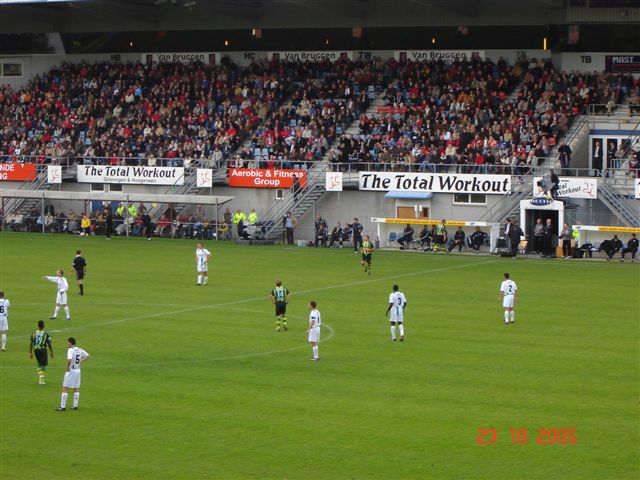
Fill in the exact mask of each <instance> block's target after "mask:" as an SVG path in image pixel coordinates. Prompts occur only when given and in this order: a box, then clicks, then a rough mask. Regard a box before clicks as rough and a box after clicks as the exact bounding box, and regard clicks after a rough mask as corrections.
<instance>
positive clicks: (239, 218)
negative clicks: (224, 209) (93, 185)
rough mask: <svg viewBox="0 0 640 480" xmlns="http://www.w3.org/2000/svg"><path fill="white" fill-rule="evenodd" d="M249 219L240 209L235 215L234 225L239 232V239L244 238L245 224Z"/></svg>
mask: <svg viewBox="0 0 640 480" xmlns="http://www.w3.org/2000/svg"><path fill="white" fill-rule="evenodd" d="M246 219H247V216H246V215H245V214H244V212H243V211H242V210H240V209H238V210H236V213H234V214H233V223H234V224H235V225H236V229H237V232H238V238H241V237H242V232H243V230H244V225H243V222H244V221H245V220H246Z"/></svg>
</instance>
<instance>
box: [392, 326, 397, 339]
mask: <svg viewBox="0 0 640 480" xmlns="http://www.w3.org/2000/svg"><path fill="white" fill-rule="evenodd" d="M395 339H396V326H395V325H391V340H395Z"/></svg>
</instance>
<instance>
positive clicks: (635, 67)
mask: <svg viewBox="0 0 640 480" xmlns="http://www.w3.org/2000/svg"><path fill="white" fill-rule="evenodd" d="M604 68H605V70H606V71H607V72H613V73H640V55H605V57H604Z"/></svg>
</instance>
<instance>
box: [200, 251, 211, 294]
mask: <svg viewBox="0 0 640 480" xmlns="http://www.w3.org/2000/svg"><path fill="white" fill-rule="evenodd" d="M210 256H211V252H210V251H209V250H207V249H206V248H204V246H203V245H202V242H198V245H196V265H197V267H198V283H197V284H196V285H197V286H200V285H202V284H203V280H204V285H206V284H207V283H208V282H209V274H208V272H209V257H210Z"/></svg>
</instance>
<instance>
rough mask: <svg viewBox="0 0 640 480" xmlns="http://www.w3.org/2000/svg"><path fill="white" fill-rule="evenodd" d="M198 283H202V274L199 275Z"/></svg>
mask: <svg viewBox="0 0 640 480" xmlns="http://www.w3.org/2000/svg"><path fill="white" fill-rule="evenodd" d="M198 285H202V275H198Z"/></svg>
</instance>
